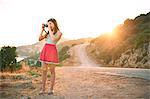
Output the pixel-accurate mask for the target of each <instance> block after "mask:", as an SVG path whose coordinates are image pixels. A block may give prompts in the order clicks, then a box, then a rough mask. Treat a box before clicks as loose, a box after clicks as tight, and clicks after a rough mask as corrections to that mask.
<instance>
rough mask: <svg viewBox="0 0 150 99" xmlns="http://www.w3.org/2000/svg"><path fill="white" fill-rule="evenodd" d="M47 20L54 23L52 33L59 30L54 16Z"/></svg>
mask: <svg viewBox="0 0 150 99" xmlns="http://www.w3.org/2000/svg"><path fill="white" fill-rule="evenodd" d="M49 21H51V22H53V23H54V30H53V31H54V34H55V33H56V32H57V31H58V30H59V28H58V24H57V21H56V20H55V19H54V18H51V19H49V20H48V21H47V22H49Z"/></svg>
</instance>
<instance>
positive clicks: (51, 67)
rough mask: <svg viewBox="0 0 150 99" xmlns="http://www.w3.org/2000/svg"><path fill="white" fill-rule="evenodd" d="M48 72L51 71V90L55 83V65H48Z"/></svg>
mask: <svg viewBox="0 0 150 99" xmlns="http://www.w3.org/2000/svg"><path fill="white" fill-rule="evenodd" d="M50 72H51V80H50V81H51V85H50V90H51V91H52V90H53V89H54V85H55V66H54V65H51V66H50Z"/></svg>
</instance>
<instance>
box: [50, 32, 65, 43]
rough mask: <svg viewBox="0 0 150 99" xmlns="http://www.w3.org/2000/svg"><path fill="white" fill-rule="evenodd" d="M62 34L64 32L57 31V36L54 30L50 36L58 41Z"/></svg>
mask: <svg viewBox="0 0 150 99" xmlns="http://www.w3.org/2000/svg"><path fill="white" fill-rule="evenodd" d="M61 36H62V33H61V32H60V31H58V32H57V37H55V36H54V34H53V33H52V32H50V37H51V39H52V41H58V40H59V39H60V38H61Z"/></svg>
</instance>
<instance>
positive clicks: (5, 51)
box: [0, 46, 17, 72]
mask: <svg viewBox="0 0 150 99" xmlns="http://www.w3.org/2000/svg"><path fill="white" fill-rule="evenodd" d="M16 57H17V54H16V47H10V46H7V47H6V46H4V47H2V48H1V50H0V70H1V71H2V72H3V71H5V70H11V72H13V70H14V69H15V67H16V62H17V61H16Z"/></svg>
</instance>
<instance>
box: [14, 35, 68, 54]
mask: <svg viewBox="0 0 150 99" xmlns="http://www.w3.org/2000/svg"><path fill="white" fill-rule="evenodd" d="M67 40H68V39H65V38H64V37H62V38H61V40H60V41H59V42H58V43H57V44H59V43H61V42H64V41H67ZM44 44H45V41H44V40H43V41H40V42H37V43H35V44H31V45H23V46H19V47H17V53H18V56H33V55H35V54H37V53H39V52H40V51H41V50H42V48H43V46H44Z"/></svg>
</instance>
